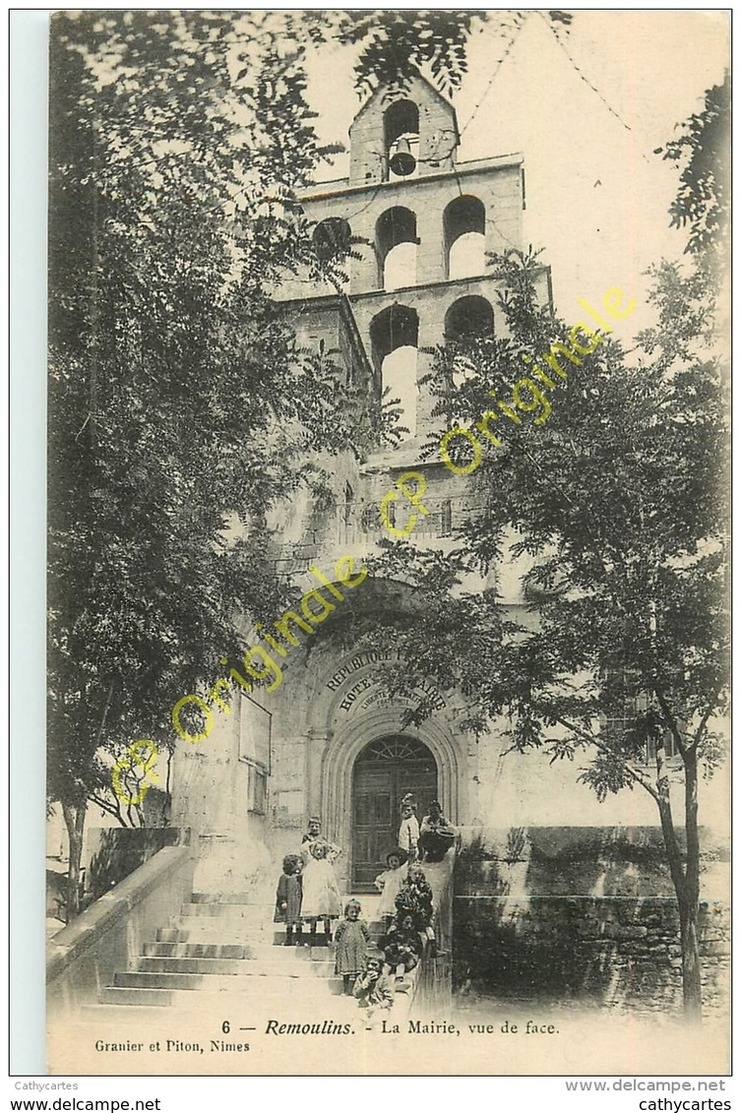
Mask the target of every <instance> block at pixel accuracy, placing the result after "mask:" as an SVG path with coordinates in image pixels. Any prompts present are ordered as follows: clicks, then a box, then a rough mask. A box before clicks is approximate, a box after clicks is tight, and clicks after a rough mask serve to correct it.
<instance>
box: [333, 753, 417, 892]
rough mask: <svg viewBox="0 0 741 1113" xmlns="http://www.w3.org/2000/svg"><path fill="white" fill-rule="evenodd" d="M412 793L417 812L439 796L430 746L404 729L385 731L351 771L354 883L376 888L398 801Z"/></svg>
mask: <svg viewBox="0 0 741 1113" xmlns="http://www.w3.org/2000/svg"><path fill="white" fill-rule="evenodd" d="M408 792H411V793H412V794H413V795H414V798H415V800H416V801H417V804H418V809H417V810H418V815H419V816H420V817H421V815H422V814H423V810H424V809H426V808H427V806H428V804H429V802H430V800H435V799H437V796H438V769H437V762H436V761H435V757H434V755H433V753H432V751H431V750H430V749H429V747H428V746H426V745H425V744H424V742H421V741H420V740H419V739H417V738H409V737H407V736H405V735H403V734H392V735H385V736H384V737H382V738H378V739H376V740H375V741H373V742H370V743H368V745H367V746H365V747H364V749H363V750H362V751H361V752H360V753H359V754H358V756H357V758H356V759H355V764H354V766H353V774H352V823H351V830H352V888H353V891H354V892H363V891H368V892H371V891H374V885H373V881H374V879H375V878H376V877H377V876H378V874H379V873H380V872H381V871H382V870H384V869H385V868H386V855H387V854H388V852H389V850H391V849H392V848H393V847H394V846H397V845H398V834H399V825H400V805H401V800H402V797H404V796H405V795H406V794H407V793H408Z"/></svg>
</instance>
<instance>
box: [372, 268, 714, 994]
mask: <svg viewBox="0 0 741 1113" xmlns="http://www.w3.org/2000/svg"><path fill="white" fill-rule="evenodd" d="M498 266H499V274H500V276H501V277H503V278H504V279H505V281H506V282H507V288H508V289H507V293H506V294H505V295H503V296H502V298H501V307H502V310H503V312H504V314H505V316H506V319H507V330H506V331H507V333H508V335H509V339H488V340H483V339H478V340H473V341H471V342H470V343H463V342H461V343H460V344H457V345H450V346H449V347H448V348H447V349H442V350H440V351H439V352H438V358H437V361H436V364H435V367H434V370H433V375H432V380H433V383H435V384H436V385H437V387H438V391H439V393H440V395H441V402H440V409H441V410H443V411H444V410H445V409H446V408H448V409H450V408H451V398H450V388H451V382H452V381H453V380H454V376H455V374H456V371H458V372H460V371H461V369H463V371H464V372H465V375H464V378H463V381H462V382H461V383H460V385H459V387H458V389H457V391H456V393H455V398H454V403H452V407H453V408H454V410H455V414H456V421H457V422H458V423H459V424H467V425H469V426H470V427H473V426H474V423H475V421H476V420H478V419H479V418H480V416H481V414H482V413H483V412H484V411H485V410H488V409H489V408H490V407H491V406H492V402H491V395H492V393H493V394H494V395H495V396H498V397H500V398H501V397H505V396H506V393H507V391H509V392H510V393H511V387H512V384H513V383H514V382H516V381H517V379H518V378H521V377H522V374H523V372H522V367H523V363H522V357H523V355H524V356H526V357H528V358H527V362H528V363H530V364H531V365H532V366H536V365H542V366H543V367H547V366H548V365H547V364H546V363H545V361H544V360H543V358H542V356H543V354H544V353H547V352H548V351H549V347H550V345H551V343H552V342H554V341H556V340H558V339H560V340H563V339H565V337H566V335H567V327H566V325H565V324H564V323H563V322H560V321H558V320H557V318H556V317H555V316H554V315H553V314H552V312H551V310H550V308H549V307H547V306H546V307H542V306H540V305H539V304H538V301H537V297H536V281H537V277H538V264H537V259H536V258H534V257H533V256H531V255H528V256H525V255H522V254H521V253H517V252H510V253H508V255H507V256H505V257H504V258H503V259H501V260H499V263H498ZM655 280H656V283H655V287H654V290H653V293H652V295H651V298H652V301H653V303H654V305H655V307H656V309H657V323H656V325H655V326H654V327H653V328H651V329H648V330H646V331H645V332H644V333H642V334H641V337H640V338H639V341H640V343H641V344H642V347H643V354H639V355H638V356H637V358H636V359H635V360H634V364H633V365H629V364H628V362H627V360H626V357H625V355H624V353H623V350H622V348H621V346H620V344H619V343H617V342H615V341H613V340H610V339H608V338H607V337H606V336H603V338H602V340H601V342H600V343H599V344H598V346H597V347H596V349H595V350H594V351H593V352H592V353H591V354H587V355H584V356H583V357H582V356H580V359H581V364H580V366H578V367H573V366H571V365H569V364H567V365H566V366H567V367H568V379H567V381H566V382H561V381H559V383H558V385H557V386H555V387H554V389H553V391H552V392H551V412H550V414H549V415H548V417H547V420H545V421H543V422H542V423H541V424H540V425H537V424H535V422H534V421H527V422H526V421H523V422H522V423H521V424H519V425H516V424H511V423H506V426H505V425H504V424H503V423H502V422H501V421H500V422H498V424H497V433H498V435H499V436H500V437H501V439H502V444H501V446H500V447H498V448H490V449H489V450H488V451H487V453H486V455H485V457H484V460H483V462H482V464H481V465H480V467H479V468H478V470H477V471H476V472H475V473H474V474H473V475H470V476H468V477H466V478H461V480H460V482H461V483H464V482H465V483H467V484H470V485H471V488H472V496H473V497H472V499H471V501H472V502H473V503H475V504H476V506H477V507H478V513H475V514H474V515H473V516H472V519H471V520H470V521H469V522H468V523H466V524H464V525H462V526H461V527H460V529H459V530H458V532H457V536H456V541H457V548H456V549H455V550H454V552H453V553H452V555H451V556H450V558H449V561H450V568H449V571H448V575H447V578H446V576H445V574H444V564H445V558H444V557H443V556H442V555H441V554H440V553H436V552H424V553H417V554H415V558H414V560H413V561H410V560H409V557H408V554H407V553H406V551H405V547H404V546H400V545H388V546H387V549H386V553H385V554H384V556H383V557H382V558H381V559H380V560H379V561H378V562H377V564H376V570H377V571H379V572H381V573H382V574H384V575H386V576H393V577H396V578H397V579H401V580H405V581H406V582H407V583H410V584H412V585H413V586H414V587H416V588H417V589H419V592H420V593H421V594H422V596H423V600H424V602H423V603H422V607H423V611H424V622H423V624H421V625H420V626H418V627H417V628H409V629H405V630H403V631H401V632H400V633H399V632H396V633H395V634H394V638H393V645H392V647H393V648H395V649H396V650H397V651H398V652H399V653H400V655H401V656H402V659H403V660H404V669H403V670H402V671H403V674H404V684H405V686H406V688H407V689H408V690H409V691H412V690H413V689H414V687H415V685H418V684H419V683H420V682H421V681H422V680H424V679H433V680H434V681H436V682H437V683H438V684H440V686H441V687H445V688H451V689H452V688H458V689H459V690H460V691H461V692H462V693H463V695H464V699H465V701H466V702H467V701H468V700H471V701H472V702H473V707H474V709H473V710H471V709H468V710H466V711H464V712H463V713H462V714H463V717H462V718H461V720H460V724H459V725H460V727H461V728H463V729H469V730H474V731H476V733H477V734H482V733H486V732H487V731H488V729H489V728H488V722H489V721H491V720H492V719H495V718H496V717H498V716H499V715H502V714H505V715H506V716H508V718H509V724H510V750H511V751H519V752H525V751H528V750H532V749H540V750H542V751H543V752H544V753H546V754H547V755H548V756H549V758H550V760H551V762H556V761H564V760H566V761H575V762H578V765H579V772H578V777H579V779H580V780H582V781H583V782H584V783H585V784H587V785H588V786H589V787H591V788H592V789H593V790H594V791H595V793H596V794H597V796H598V798H599V799H604V798H605V797H606V796H607V795H608V794H610V793H616V792H619V791H621V790H623V789H634V788H640V789H643V790H645V791H647V792H648V793H649V794H650V796H651V797H652V798H653V800H654V801H655V803H656V805H657V808H658V811H659V816H660V820H661V824H662V830H663V833H664V840H665V846H666V851H667V861H668V864H669V867H670V870H671V873H672V878H673V881H674V885H675V889H676V892H677V899H678V904H679V910H680V922H681V925H682V944H683V964H684V966H683V972H684V985H685V1001H686V1003H687V1007H688V1008H689V1009H690V1011H691V1012H696V1011H697V1010H698V1009H699V992H700V990H699V986H700V983H699V965H698V962H697V907H698V900H699V897H698V893H699V844H698V828H697V776H698V766H701V767H703V768H704V769H705V770H706V772H708V773H709V772H710V771H712V768H713V767H714V765H715V764H716V763H717V761H718V760H719V758H720V756H721V750H720V749H719V745H718V742H719V739H718V732H717V731H716V730H713V729H711V728H712V725H713V723H714V722H716V721H717V720H718V718H719V717H722V716H723V715H724V714H725V713H726V711H727V691H728V687H727V686H728V650H729V639H728V614H727V576H728V568H727V563H728V559H727V558H728V537H727V522H728V505H727V498H726V494H725V492H726V489H727V465H726V460H727V450H728V430H727V411H726V397H725V391H724V380H725V369H724V365H723V360H722V358H721V354H720V353H719V352H718V351H716V345H715V343H714V339H713V333H712V320H713V312H714V304H715V296H716V293H715V287H714V284H713V279H712V275H711V269H710V268H707V267H703V266H702V265H698V266H697V267H695V268H693V271H692V273H691V274H689V275H687V274H684V273H683V272H682V271H681V270H680V268H678V267H676V266H673V265H669V264H663V265H662V267H661V268H658V269H657V270H656V272H655ZM539 357H541V358H539ZM554 377H555V376H554ZM482 439H483V437H482ZM468 462H469V461H468V460H467V459H465V458H461V459H460V460H459V461H458V464H459V466H461V467H464V466H466V464H467V463H468ZM510 560H515V561H521V560H525V561H526V562H527V565H528V568H529V570H528V571H527V573H526V575H525V577H524V581H523V587H524V593H525V600H526V605H525V606H524V607H523V606H521V605H512V604H509V605H504V604H503V602H502V600H501V598H498V597H497V595H496V594H495V591H494V590H492V588H493V586H494V585H493V583H492V578H491V577H492V576H494V575H495V574H496V571H497V568H501V567H504V566H506V564H507V562H509V561H510ZM481 574H484V575H485V576H487V577H488V579H487V581H486V582H487V585H488V588H489V590H485V591H484V592H483V593H482V592H475V591H466V590H463V585H464V584H465V582H466V576H467V575H468V576H469V577H470V576H481ZM375 637H376V638H377V639H378V640H379V643H380V642H382V641H383V640H384V634H383V633H382V632H380V631H377V632H376V634H375ZM397 685H398V681H397ZM428 710H429V709H428V708H426V707H424V706H421V707H420V708H419V710H418V713H417V714H418V717H419V716H425V715H426V714H427V713H428ZM670 744H671V745H672V747H673V750H674V752H675V753H676V754H677V755H678V757H679V759H680V761H681V765H682V769H683V776H684V791H685V823H686V831H687V845H686V850H684V849H683V848H682V846H681V844H680V841H679V838H678V836H677V833H676V831H675V828H674V820H673V816H672V802H671V796H670V792H669V776H668V767H667V763H666V753H667V749H668V747H669V745H670ZM648 754H651V755H652V761H653V763H654V765H653V769H652V768H651V765H650V764H649V763H648V761H647V755H648Z"/></svg>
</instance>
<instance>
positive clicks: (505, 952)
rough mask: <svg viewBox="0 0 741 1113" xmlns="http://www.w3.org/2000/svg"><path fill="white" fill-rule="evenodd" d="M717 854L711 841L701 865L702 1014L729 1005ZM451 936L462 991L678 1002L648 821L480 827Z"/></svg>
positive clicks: (468, 855)
mask: <svg viewBox="0 0 741 1113" xmlns="http://www.w3.org/2000/svg"><path fill="white" fill-rule="evenodd" d="M707 844H708V840H707V839H704V840H703V845H707ZM724 858H725V852H724V851H723V849H721V848H718V847H712V848H709V849H708V850H707V852H706V855H705V861H704V868H703V889H704V892H703V901H702V904H701V912H700V953H701V959H702V978H703V1001H704V1010H705V1012H706V1013H723V1012H724V1011H725V1010H726V1009H727V1007H728V987H729V966H730V956H729V951H730V944H729V939H730V933H729V904H728V898H727V894H726V892H725V886H724V884H723V880H722V878H723V873H724V871H723V869H722V868H720V869H719V863H720V864H722V861H723V859H724ZM453 933H454V934H453V938H454V943H453V986H454V991H455V992H456V993H457V994H462V995H463V996H471V995H473V996H474V997H476V996H482V997H490V998H497V999H502V1000H507V1001H510V1002H518V1001H521V1002H531V1001H540V1002H543V1003H546V1002H548V1003H558V1004H578V1005H596V1006H599V1007H608V1008H610V1009H614V1010H616V1011H625V1012H639V1013H640V1012H642V1013H649V1012H656V1011H661V1012H667V1011H674V1010H677V1009H679V1008H680V1007H681V1001H682V980H681V948H680V942H679V918H678V913H677V907H676V901H675V899H674V896H673V893H672V888H671V881H670V879H669V875H668V870H667V868H666V866H665V864H664V861H663V850H662V845H661V833H660V831H658V830H657V829H654V828H632V829H611V828H603V829H602V830H599V829H595V828H582V829H573V828H571V829H570V828H560V829H559V828H540V829H538V828H531V829H523V828H518V829H516V830H513V831H510V832H497V833H490V834H489V838H485V837H481V836H480V837H479V838H478V840H476V841H474V842H473V843H471V844H469V846H468V847H464V850H463V852H462V854H461V858H460V861H459V866H458V868H457V870H456V879H455V900H454V928H453Z"/></svg>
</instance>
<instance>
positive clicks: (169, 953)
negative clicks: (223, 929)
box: [144, 941, 256, 959]
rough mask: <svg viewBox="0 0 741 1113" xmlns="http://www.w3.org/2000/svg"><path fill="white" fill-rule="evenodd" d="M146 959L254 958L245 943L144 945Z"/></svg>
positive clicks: (167, 943) (253, 954) (158, 943)
mask: <svg viewBox="0 0 741 1113" xmlns="http://www.w3.org/2000/svg"><path fill="white" fill-rule="evenodd" d="M144 954H145V955H146V956H147V958H233V959H237V958H248V959H252V958H255V957H256V956H255V953H254V950H253V948H252V947H250V946H249V945H248V944H245V943H187V942H179V941H177V942H162V943H160V942H157V943H145V944H144Z"/></svg>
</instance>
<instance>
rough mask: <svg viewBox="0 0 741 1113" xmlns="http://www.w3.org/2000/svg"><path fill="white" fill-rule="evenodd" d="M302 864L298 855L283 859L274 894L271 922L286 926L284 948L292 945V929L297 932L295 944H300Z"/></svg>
mask: <svg viewBox="0 0 741 1113" xmlns="http://www.w3.org/2000/svg"><path fill="white" fill-rule="evenodd" d="M302 869H303V862H302V861H301V855H300V854H286V856H285V858H284V859H283V873H282V874H281V877H280V880H279V881H278V888H277V890H276V893H275V915H274V916H273V922H274V923H276V924H285V925H286V941H285V946H286V947H290V946H291V945H292V943H293V929H294V927H295V928H296V931H297V935H298V938H297V942H298V943H300V942H301V899H302V888H301V871H302Z"/></svg>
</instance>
